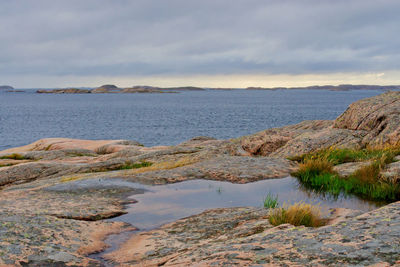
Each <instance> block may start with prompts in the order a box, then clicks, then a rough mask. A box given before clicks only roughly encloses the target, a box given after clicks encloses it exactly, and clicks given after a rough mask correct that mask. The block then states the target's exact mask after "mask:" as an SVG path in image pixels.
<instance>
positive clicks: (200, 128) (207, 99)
mask: <svg viewBox="0 0 400 267" xmlns="http://www.w3.org/2000/svg"><path fill="white" fill-rule="evenodd" d="M380 93H382V91H374V90H360V91H358V90H357V91H356V90H355V91H320V90H290V91H288V90H276V91H250V90H249V91H246V90H237V91H215V90H208V91H193V92H190V91H187V92H182V93H179V94H93V95H92V94H59V95H57V94H36V93H34V91H28V92H26V93H6V92H1V93H0V150H3V149H6V148H10V147H15V146H21V145H25V144H28V143H31V142H33V141H36V140H38V139H41V138H46V137H69V138H81V139H129V140H136V141H139V142H141V143H143V144H144V145H146V146H154V145H175V144H178V143H180V142H183V141H185V140H188V139H190V138H192V137H195V136H200V135H206V136H212V137H215V138H234V137H239V136H243V135H247V134H252V133H255V132H257V131H261V130H264V129H267V128H271V127H279V126H285V125H288V124H294V123H298V122H301V121H303V120H314V119H335V118H336V117H337V116H338V115H340V114H341V113H342V112H343V111H345V110H346V108H347V106H348V105H349V104H350V103H352V102H354V101H356V100H359V99H362V98H365V97H370V96H374V95H377V94H380Z"/></svg>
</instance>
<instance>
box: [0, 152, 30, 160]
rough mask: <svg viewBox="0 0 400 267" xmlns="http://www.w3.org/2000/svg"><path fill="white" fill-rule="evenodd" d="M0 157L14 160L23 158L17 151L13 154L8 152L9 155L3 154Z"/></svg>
mask: <svg viewBox="0 0 400 267" xmlns="http://www.w3.org/2000/svg"><path fill="white" fill-rule="evenodd" d="M0 159H15V160H23V159H25V157H24V156H22V155H21V154H18V153H13V154H10V155H5V156H2V157H0Z"/></svg>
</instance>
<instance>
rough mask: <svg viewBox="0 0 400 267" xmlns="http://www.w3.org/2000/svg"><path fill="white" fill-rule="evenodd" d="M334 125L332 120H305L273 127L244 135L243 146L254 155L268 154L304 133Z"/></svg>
mask: <svg viewBox="0 0 400 267" xmlns="http://www.w3.org/2000/svg"><path fill="white" fill-rule="evenodd" d="M331 125H332V122H331V121H323V120H317V121H303V122H300V123H298V124H295V125H289V126H285V127H281V128H273V129H268V130H264V131H261V132H259V133H256V134H253V135H250V136H246V137H243V138H242V139H241V146H242V148H243V149H244V150H245V151H248V152H249V153H250V154H252V155H258V156H267V155H269V154H271V153H272V152H275V151H276V150H278V149H279V148H281V147H283V146H284V145H285V144H286V143H287V142H289V141H290V140H292V139H294V138H295V137H297V136H299V135H301V134H303V133H310V132H311V133H313V132H316V131H320V130H322V129H325V128H327V127H329V126H331Z"/></svg>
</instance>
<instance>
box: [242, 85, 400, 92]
mask: <svg viewBox="0 0 400 267" xmlns="http://www.w3.org/2000/svg"><path fill="white" fill-rule="evenodd" d="M296 89H297V90H299V89H300V90H330V91H349V90H400V85H353V84H341V85H313V86H305V87H272V88H264V87H247V88H246V90H296Z"/></svg>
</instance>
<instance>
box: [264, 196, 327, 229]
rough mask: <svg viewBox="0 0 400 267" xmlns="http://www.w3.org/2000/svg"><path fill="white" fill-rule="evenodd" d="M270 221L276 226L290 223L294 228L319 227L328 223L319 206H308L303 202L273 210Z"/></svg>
mask: <svg viewBox="0 0 400 267" xmlns="http://www.w3.org/2000/svg"><path fill="white" fill-rule="evenodd" d="M268 220H269V222H270V223H271V224H272V225H274V226H277V225H281V224H285V223H290V224H292V225H294V226H300V225H304V226H306V227H319V226H323V225H325V222H326V220H324V219H323V218H322V217H321V208H320V206H319V205H311V204H306V203H304V202H303V201H300V202H298V203H295V204H293V205H291V206H287V205H284V206H283V207H281V208H275V209H271V210H270V214H269V217H268Z"/></svg>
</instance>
